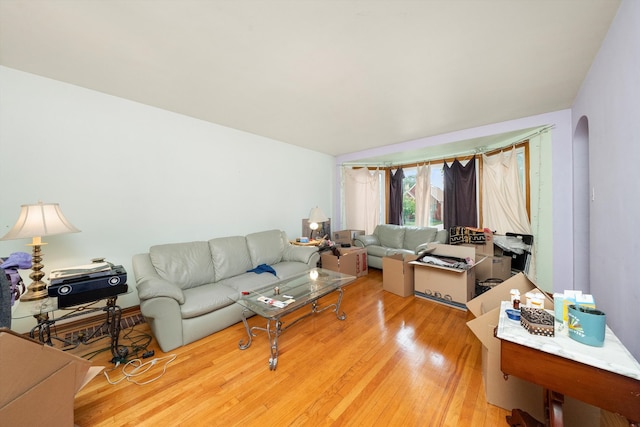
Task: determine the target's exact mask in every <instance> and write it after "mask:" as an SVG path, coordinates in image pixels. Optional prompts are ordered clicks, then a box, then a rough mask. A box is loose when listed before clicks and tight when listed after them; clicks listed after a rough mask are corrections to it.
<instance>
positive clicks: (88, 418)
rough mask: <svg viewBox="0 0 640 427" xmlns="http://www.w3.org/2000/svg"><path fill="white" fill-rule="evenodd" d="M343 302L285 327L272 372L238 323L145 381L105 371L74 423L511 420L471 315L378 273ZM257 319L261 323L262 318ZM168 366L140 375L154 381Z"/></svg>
mask: <svg viewBox="0 0 640 427" xmlns="http://www.w3.org/2000/svg"><path fill="white" fill-rule="evenodd" d="M332 299H333V300H334V299H335V297H327V301H329V302H330V301H331V300H332ZM342 308H343V309H344V311H345V312H346V314H347V318H346V320H344V321H340V320H338V319H336V316H335V315H334V314H333V313H332V312H329V311H327V312H324V313H320V314H317V315H314V316H312V317H310V318H307V319H305V320H304V321H302V322H300V323H298V324H296V325H294V326H293V327H292V328H291V329H289V330H287V331H286V332H284V334H283V335H282V336H281V339H280V348H281V352H280V358H279V362H278V368H277V370H276V371H270V370H269V367H268V356H269V345H268V340H267V338H266V335H265V334H264V333H262V332H259V333H258V336H256V337H255V338H254V341H253V344H252V346H251V347H250V348H249V349H247V350H244V351H242V350H240V349H238V341H239V340H240V339H243V338H244V339H246V333H245V331H244V327H243V325H242V323H239V324H236V325H234V326H231V327H229V328H227V329H226V330H224V331H221V332H218V333H216V334H214V335H211V336H209V337H207V338H205V339H202V340H200V341H198V342H195V343H192V344H190V345H188V346H185V347H181V348H179V349H176V350H174V351H172V352H170V354H171V355H176V358H175V360H174V361H173V362H171V363H169V364H168V365H167V369H166V373H165V374H164V375H162V376H161V377H160V378H158V379H157V380H156V381H154V382H151V383H149V384H146V385H137V384H134V383H133V382H128V381H127V380H124V381H122V382H120V383H118V384H116V385H111V384H109V383H108V382H107V379H106V378H105V376H104V375H103V374H102V373H101V374H100V375H98V376H97V377H95V378H94V379H93V380H92V381H91V382H90V383H89V384H87V385H86V386H85V387H84V388H83V389H82V390H81V391H80V392H79V393H78V394H77V396H76V399H75V423H76V424H77V425H78V426H81V427H90V426H112V425H118V426H164V425H170V426H209V425H211V426H213V425H224V426H235V425H243V426H258V425H259V426H272V425H273V426H276V425H277V426H307V425H311V426H328V425H336V426H347V425H348V426H374V425H376V426H387V425H393V426H396V425H402V426H474V427H482V426H486V427H489V426H491V427H494V426H502V425H505V426H506V425H507V424H506V422H505V416H506V415H507V414H508V412H507V411H506V410H503V409H501V408H498V407H496V406H493V405H490V404H488V403H487V402H486V400H485V393H484V388H483V383H482V373H481V346H480V342H479V341H478V340H477V338H476V337H475V336H474V335H473V334H472V333H471V332H470V330H469V329H468V328H467V326H466V324H465V323H466V321H467V320H468V319H470V318H471V315H470V314H467V312H464V311H461V310H457V309H453V308H449V307H446V306H443V305H440V304H437V303H433V302H430V301H426V300H422V299H419V298H414V297H408V298H401V297H398V296H396V295H394V294H391V293H388V292H385V291H383V290H382V275H381V272H380V271H379V270H376V269H370V273H369V275H368V276H367V277H363V278H360V279H358V280H357V281H356V282H354V283H352V284H350V285H348V286H347V287H346V288H345V293H344V300H343V304H342ZM250 324H251V325H260V326H264V325H263V323H262V321H261V319H260V318H257V317H253V318H251V319H250ZM285 325H286V323H285ZM144 332H147V333H148V332H149V329H148V326H147V325H146V324H142V325H137V326H135V328H134V332H133V333H131V334H130V335H138V334H139V333H144ZM123 335H124V331H123ZM121 336H122V335H121ZM121 343H124V344H126V343H127V338H123V339H122V340H121ZM149 348H150V349H154V350H155V356H154V357H155V358H163V357H165V356H168V355H167V354H164V353H162V352H161V351H160V350H159V348H158V346H157V344H156V343H155V341H152V343H151V345H150V347H149ZM76 351H79V352H85V353H86V349H80V348H79V349H77V350H76ZM110 359H111V355H110V354H109V353H102V354H100V355H98V356H96V357H95V358H94V359H92V360H93V361H94V364H96V365H102V366H106V367H107V370H111V369H113V368H114V365H113V364H112V363H110V361H109V360H110ZM148 360H151V359H145V360H144V361H148ZM163 362H164V361H163V360H161V361H159V362H158V363H157V364H156V365H155V366H153V367H152V368H151V369H150V370H149V371H147V373H146V374H145V375H141V376H138V377H136V378H135V380H136V381H138V382H144V381H147V380H150V379H153V378H155V377H157V376H158V375H159V374H161V373H162V368H163V367H164V366H165V365H164V363H163ZM121 367H122V366H119V367H118V368H117V369H116V370H113V371H111V372H109V376H110V378H111V379H112V380H114V381H115V380H118V379H119V378H122V377H123V375H122V369H121Z"/></svg>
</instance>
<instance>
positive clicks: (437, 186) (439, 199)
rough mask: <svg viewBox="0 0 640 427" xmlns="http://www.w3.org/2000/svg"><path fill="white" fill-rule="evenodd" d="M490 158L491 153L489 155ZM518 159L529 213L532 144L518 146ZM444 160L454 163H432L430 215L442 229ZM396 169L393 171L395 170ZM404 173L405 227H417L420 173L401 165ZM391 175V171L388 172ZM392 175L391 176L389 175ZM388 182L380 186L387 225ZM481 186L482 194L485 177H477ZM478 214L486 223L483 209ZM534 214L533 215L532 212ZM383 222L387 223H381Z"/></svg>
mask: <svg viewBox="0 0 640 427" xmlns="http://www.w3.org/2000/svg"><path fill="white" fill-rule="evenodd" d="M488 155H490V153H488ZM516 158H517V162H518V168H519V173H520V181H521V183H522V191H523V192H524V194H525V200H526V202H527V211H529V197H530V196H529V177H528V171H529V168H528V162H529V150H528V141H525V142H522V143H520V144H518V145H516ZM444 161H447V162H450V161H453V158H452V159H446V160H443V161H440V162H439V163H434V162H431V163H430V164H431V201H430V204H429V205H430V213H429V226H430V227H436V228H438V229H442V228H443V224H442V218H443V217H442V214H443V204H444V197H443V196H444V172H443V165H444ZM478 161H479V162H480V163H481V162H482V158H481V156H479V157H478ZM397 167H400V166H396V167H393V168H389V169H393V170H395V169H396V168H397ZM401 167H402V169H403V171H404V175H405V178H404V181H403V199H402V219H403V224H404V225H415V224H416V196H415V185H416V172H417V167H416V166H415V164H413V165H403V166H401ZM477 170H478V174H479V173H480V171H481V170H482V169H481V167H478V168H477ZM387 172H388V171H387ZM387 176H388V173H387ZM382 179H383V181H384V182H381V185H380V193H381V194H380V200H381V205H383V206H381V209H382V210H381V212H382V215H380V218H381V219H383V218H384V222H386V212H387V211H388V206H387V202H386V198H385V195H386V194H387V193H388V182H387V181H386V179H385V178H384V176H383V177H382ZM476 179H477V182H478V185H477V188H478V193H480V190H481V182H482V181H481V178H480V177H476ZM479 196H480V197H478V203H481V200H482V196H481V195H480V194H479ZM478 212H479V215H480V224H482V206H479V207H478ZM529 214H530V212H529ZM381 222H383V221H381Z"/></svg>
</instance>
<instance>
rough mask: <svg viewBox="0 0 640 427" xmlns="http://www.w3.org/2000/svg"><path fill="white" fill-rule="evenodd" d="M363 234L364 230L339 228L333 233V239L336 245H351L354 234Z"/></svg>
mask: <svg viewBox="0 0 640 427" xmlns="http://www.w3.org/2000/svg"><path fill="white" fill-rule="evenodd" d="M361 235H364V230H340V231H335V232H334V233H333V238H332V239H331V240H333V241H334V242H335V243H336V244H338V245H353V239H355V237H356V236H361Z"/></svg>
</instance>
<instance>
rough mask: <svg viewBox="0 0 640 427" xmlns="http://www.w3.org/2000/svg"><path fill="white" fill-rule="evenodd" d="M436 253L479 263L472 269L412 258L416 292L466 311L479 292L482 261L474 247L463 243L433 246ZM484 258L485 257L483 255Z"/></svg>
mask: <svg viewBox="0 0 640 427" xmlns="http://www.w3.org/2000/svg"><path fill="white" fill-rule="evenodd" d="M431 247H434V248H435V249H434V251H433V252H431V254H432V255H438V256H441V257H455V258H461V259H466V258H471V259H473V260H474V261H475V265H474V266H473V267H471V268H469V269H468V270H461V269H455V268H449V267H443V266H439V265H435V264H427V263H422V262H419V261H412V262H411V264H413V265H414V270H413V274H414V287H415V291H414V294H415V295H416V296H418V297H421V298H427V299H430V300H432V301H436V302H439V303H441V304H446V305H449V306H451V307H455V308H459V309H461V310H466V309H467V307H466V303H467V301H469V300H471V299H472V298H473V296H474V294H475V286H476V275H475V269H476V267H477V265H478V263H479V262H480V261H477V260H476V251H475V249H474V248H471V247H467V246H461V245H440V244H437V245H432V246H431ZM483 259H484V258H483Z"/></svg>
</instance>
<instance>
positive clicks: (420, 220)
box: [415, 165, 431, 227]
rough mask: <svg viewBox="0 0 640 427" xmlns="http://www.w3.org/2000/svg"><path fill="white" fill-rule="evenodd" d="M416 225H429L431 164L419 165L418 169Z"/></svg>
mask: <svg viewBox="0 0 640 427" xmlns="http://www.w3.org/2000/svg"><path fill="white" fill-rule="evenodd" d="M415 196H416V225H417V226H418V227H427V226H428V225H429V213H430V205H431V165H422V166H418V169H417V170H416V190H415Z"/></svg>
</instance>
